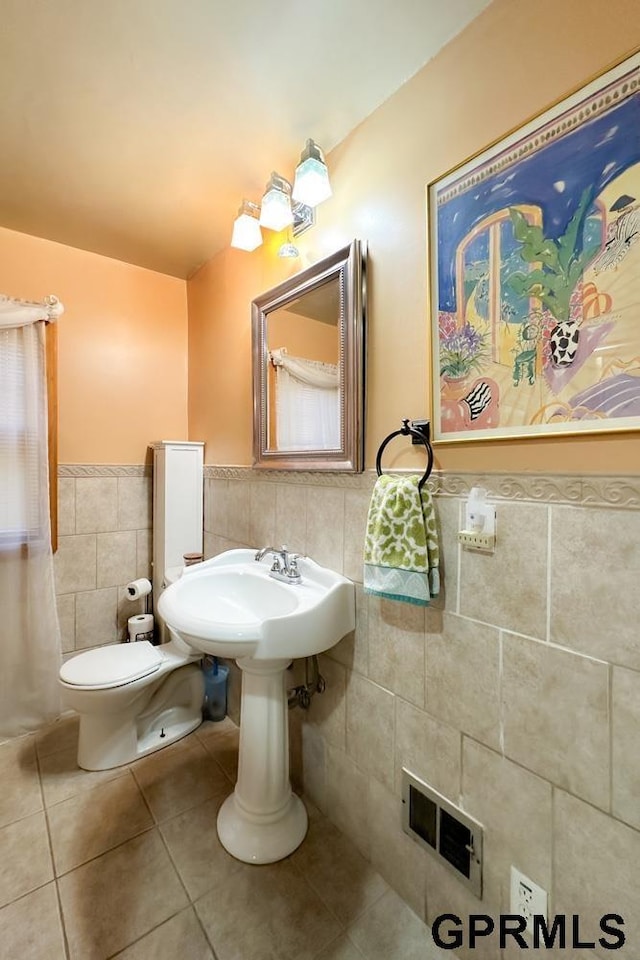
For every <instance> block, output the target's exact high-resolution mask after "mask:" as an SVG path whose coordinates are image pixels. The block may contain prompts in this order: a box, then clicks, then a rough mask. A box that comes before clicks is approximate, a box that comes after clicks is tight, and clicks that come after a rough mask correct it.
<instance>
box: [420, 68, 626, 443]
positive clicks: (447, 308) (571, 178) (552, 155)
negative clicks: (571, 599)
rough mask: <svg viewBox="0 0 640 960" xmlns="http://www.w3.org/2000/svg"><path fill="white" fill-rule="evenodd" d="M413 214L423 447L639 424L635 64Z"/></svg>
mask: <svg viewBox="0 0 640 960" xmlns="http://www.w3.org/2000/svg"><path fill="white" fill-rule="evenodd" d="M427 205H428V228H429V251H430V252H429V274H430V292H431V293H430V311H431V331H432V345H433V349H432V355H433V376H432V383H433V397H432V400H433V404H432V411H433V415H432V423H433V435H434V440H436V441H459V440H476V439H477V440H480V439H491V438H494V439H504V438H507V437H528V436H545V435H553V434H567V433H581V432H585V433H587V432H593V431H611V430H631V429H634V430H635V429H640V53H637V54H635V55H634V56H632V57H630V58H629V59H627V60H625V61H624V62H623V63H620V64H619V65H618V66H616V67H614V68H613V69H612V70H610V71H608V72H607V73H606V74H604V75H602V76H601V77H599V78H598V79H596V80H594V81H592V82H591V83H589V84H588V85H586V86H585V87H583V88H582V89H581V90H579V91H577V92H576V93H574V94H572V95H571V96H569V97H567V98H566V99H564V100H563V101H562V102H560V103H558V104H556V105H555V106H554V107H552V108H551V109H549V110H547V111H546V112H545V113H544V114H542V115H540V116H539V117H537V118H536V119H535V120H532V121H530V122H529V123H527V124H526V125H525V126H523V127H521V128H520V129H519V130H517V131H515V132H514V133H512V134H510V135H509V136H507V137H505V138H504V139H503V140H501V141H500V142H499V143H496V144H495V145H494V146H492V147H490V148H488V149H487V150H484V151H483V152H482V153H480V154H479V155H478V156H476V157H474V158H473V159H471V160H469V161H468V162H466V163H464V164H463V165H462V166H460V167H458V168H456V169H455V170H453V171H452V172H450V173H448V174H447V175H446V176H443V177H441V178H440V179H439V180H437V181H435V182H433V183H431V184H429V186H428V188H427Z"/></svg>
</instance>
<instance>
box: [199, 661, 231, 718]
mask: <svg viewBox="0 0 640 960" xmlns="http://www.w3.org/2000/svg"><path fill="white" fill-rule="evenodd" d="M202 672H203V674H204V703H203V705H202V718H203V720H224V718H225V716H226V714H227V677H228V676H229V667H225V666H224V664H221V663H218V658H217V657H212V656H209V655H208V654H207V655H206V656H204V657H203V658H202Z"/></svg>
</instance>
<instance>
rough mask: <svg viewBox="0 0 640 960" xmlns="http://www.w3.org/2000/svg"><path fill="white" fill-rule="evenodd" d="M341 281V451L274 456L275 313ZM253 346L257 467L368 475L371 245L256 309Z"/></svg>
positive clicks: (265, 298)
mask: <svg viewBox="0 0 640 960" xmlns="http://www.w3.org/2000/svg"><path fill="white" fill-rule="evenodd" d="M334 277H337V278H338V280H339V283H340V321H339V323H340V328H339V340H340V396H341V404H340V419H341V423H340V436H341V446H340V449H336V450H301V451H296V450H294V451H280V450H270V449H269V443H268V436H269V434H268V411H267V403H268V389H267V384H268V380H267V373H268V363H269V360H268V347H267V320H268V317H269V314H270V313H272V312H273V311H274V310H278V309H280V308H281V307H284V306H286V305H287V304H288V303H291V302H292V301H293V300H297V299H298V297H301V296H303V295H304V294H305V293H308V292H310V291H311V290H314V289H315V288H316V287H319V286H320V285H321V284H323V283H326V282H327V281H328V280H331V279H333V278H334ZM251 319H252V341H253V465H254V467H258V468H263V469H269V470H340V471H345V472H350V473H361V472H362V470H363V469H364V380H365V349H366V244H364V243H362V242H361V241H360V240H353V241H352V242H351V243H350V244H349V246H347V247H343V248H342V249H341V250H338V251H337V252H336V253H334V254H332V255H331V256H329V257H325V259H324V260H320V261H319V262H318V263H315V264H313V265H312V266H311V267H307V269H306V270H302V271H301V272H300V273H297V274H295V275H294V276H293V277H290V278H289V279H288V280H285V281H284V282H283V283H280V284H279V285H278V286H277V287H273V289H271V290H268V291H267V292H266V293H263V294H262V295H261V296H259V297H256V299H255V300H254V301H253V302H252V304H251Z"/></svg>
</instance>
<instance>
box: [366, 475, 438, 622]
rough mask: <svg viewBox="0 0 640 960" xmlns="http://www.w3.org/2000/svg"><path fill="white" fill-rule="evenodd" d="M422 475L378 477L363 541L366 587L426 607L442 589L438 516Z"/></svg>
mask: <svg viewBox="0 0 640 960" xmlns="http://www.w3.org/2000/svg"><path fill="white" fill-rule="evenodd" d="M418 480H419V478H418V477H415V476H411V477H393V476H390V475H385V476H382V477H378V480H377V481H376V485H375V487H374V488H373V494H372V497H371V503H370V505H369V516H368V519H367V533H366V537H365V543H364V592H365V593H369V594H372V595H373V596H376V597H386V598H387V599H389V600H404V601H405V602H406V603H416V604H418V605H419V606H423V607H426V606H427V605H428V603H429V601H430V599H431V597H437V595H438V593H439V591H440V574H439V570H438V563H439V549H438V534H437V530H436V515H435V510H434V508H433V501H432V500H431V494H430V493H429V490H428V489H427V487H426V486H425V487H423V489H422V491H420V490H418Z"/></svg>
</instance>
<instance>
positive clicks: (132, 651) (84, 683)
mask: <svg viewBox="0 0 640 960" xmlns="http://www.w3.org/2000/svg"><path fill="white" fill-rule="evenodd" d="M163 659H164V658H163V656H162V654H161V653H160V652H159V651H158V650H157V648H156V647H154V646H153V644H151V643H149V641H148V640H138V641H137V642H135V643H110V644H109V645H108V646H106V647H97V648H96V649H95V650H87V651H85V652H84V653H79V654H78V656H77V657H71V659H70V660H67V662H66V663H64V664H63V665H62V667H61V669H60V679H61V680H63V681H64V682H65V683H70V684H73V685H75V686H77V687H106V686H112V687H117V686H121V685H122V684H124V683H132V682H133V681H134V680H140V679H141V678H142V677H146V676H148V675H149V674H151V673H155V672H156V670H157V669H158V667H159V666H160V664H161V663H162V661H163Z"/></svg>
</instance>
